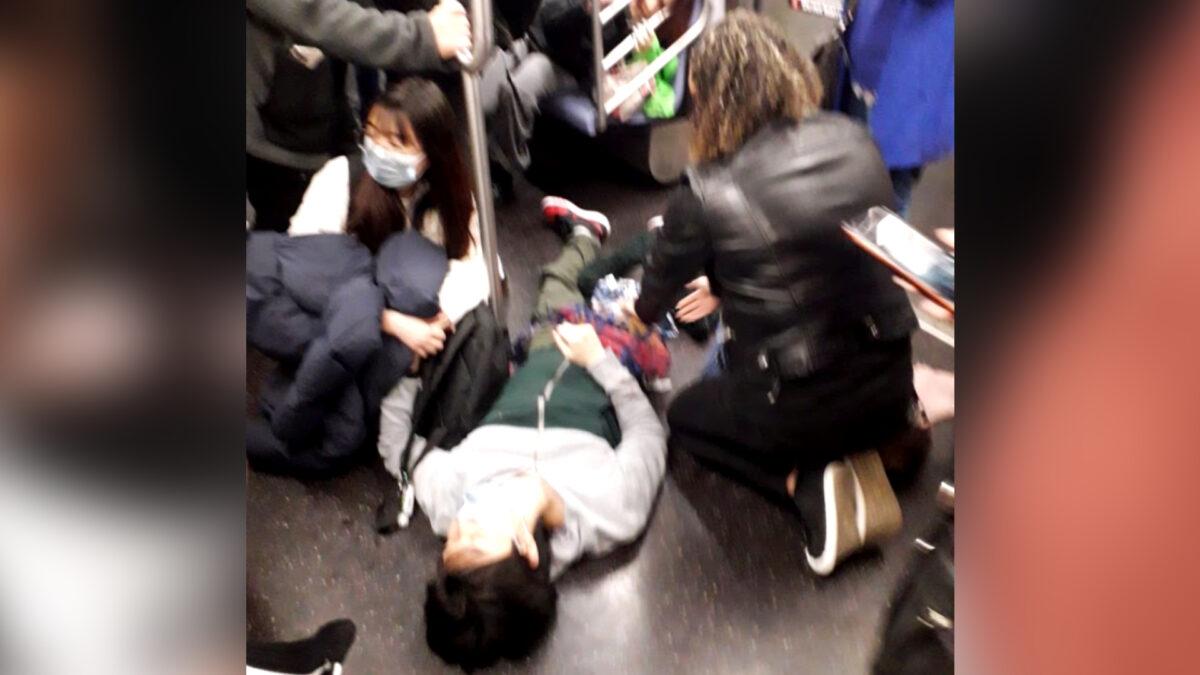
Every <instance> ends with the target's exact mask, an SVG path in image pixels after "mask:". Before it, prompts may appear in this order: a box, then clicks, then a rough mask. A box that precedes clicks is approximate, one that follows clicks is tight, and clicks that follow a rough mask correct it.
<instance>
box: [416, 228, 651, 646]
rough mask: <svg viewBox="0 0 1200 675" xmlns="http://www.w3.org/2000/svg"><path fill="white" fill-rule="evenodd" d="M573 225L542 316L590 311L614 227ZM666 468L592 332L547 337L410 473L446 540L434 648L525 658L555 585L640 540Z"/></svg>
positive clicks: (632, 394)
mask: <svg viewBox="0 0 1200 675" xmlns="http://www.w3.org/2000/svg"><path fill="white" fill-rule="evenodd" d="M573 222H574V225H573V227H572V228H571V231H570V236H569V238H568V239H567V241H566V245H565V246H564V247H563V250H562V253H561V254H560V255H559V257H558V259H557V260H555V261H554V262H552V263H551V264H549V265H547V266H546V267H544V268H543V269H542V273H541V281H540V289H539V295H538V298H537V302H536V305H535V313H534V318H535V319H539V318H544V317H547V316H550V315H552V314H553V312H554V311H555V310H557V309H559V308H561V307H564V306H571V305H576V304H578V303H581V302H582V301H583V296H582V294H581V293H580V292H579V288H578V285H577V283H576V278H577V275H578V274H579V271H580V270H581V269H582V268H583V267H584V266H585V265H586V264H587V263H588V262H590V261H591V260H593V259H594V258H595V257H596V256H597V254H598V252H599V250H600V246H601V240H602V239H603V238H604V237H606V236H607V234H608V227H607V223H602V222H598V221H597V222H591V223H588V222H586V221H583V220H580V219H576V220H574V221H573ZM556 346H557V348H556ZM666 459H667V448H666V433H665V431H664V429H663V427H662V424H661V423H660V422H659V419H658V414H657V413H656V412H655V410H654V408H652V407H651V405H650V402H649V400H647V398H646V395H645V394H644V393H643V392H642V390H641V389H640V388H639V386H638V383H637V382H636V381H635V379H634V377H633V376H632V375H631V374H630V373H629V372H628V371H627V370H626V369H625V368H624V367H622V365H621V363H620V362H619V361H618V360H617V358H616V356H614V355H613V354H612V353H611V352H609V351H607V350H606V349H605V348H604V346H603V345H602V344H601V342H600V339H599V337H598V336H597V334H596V331H595V329H594V328H593V326H592V325H590V324H579V325H575V324H567V323H562V324H558V325H557V326H554V325H550V326H546V327H544V328H543V329H542V330H541V331H539V332H538V333H537V334H536V335H535V336H534V338H533V341H532V343H531V345H530V354H529V357H528V360H527V361H526V362H525V364H524V365H523V366H522V367H521V368H520V369H518V370H517V372H516V373H515V374H514V375H513V377H512V378H511V379H510V380H509V382H508V383H507V384H506V386H505V388H504V390H503V392H502V393H501V395H500V397H499V398H498V399H497V400H496V402H495V404H494V405H493V406H492V408H491V411H490V412H489V413H488V415H487V416H486V417H485V418H484V420H483V422H482V424H481V426H480V427H479V428H477V429H476V430H475V431H473V432H472V433H471V434H470V435H469V436H468V437H467V438H466V439H465V440H464V441H463V442H462V443H461V444H459V445H458V446H457V447H455V448H453V449H452V450H450V451H446V450H440V449H431V450H429V451H428V452H425V453H424V454H423V455H421V454H418V453H414V455H413V459H412V461H411V462H410V464H411V465H412V467H411V470H412V475H413V481H414V486H415V490H416V500H417V503H419V504H420V506H421V509H422V510H423V511H424V512H425V514H426V515H427V516H428V517H429V522H430V524H431V526H432V528H433V531H434V532H435V533H437V534H438V535H441V536H445V537H446V544H445V548H444V549H443V551H442V556H441V560H440V562H439V565H438V572H437V577H436V579H434V580H433V581H431V582H430V583H429V585H428V588H427V594H426V600H425V619H426V638H427V640H428V643H429V646H430V648H431V649H432V650H433V651H434V652H435V653H436V654H438V655H439V656H440V657H441V658H442V659H444V660H445V661H447V662H449V663H457V664H460V665H462V666H464V667H468V668H473V667H484V666H486V665H489V664H491V663H493V662H495V661H497V660H498V659H500V658H521V657H523V656H525V655H526V654H528V653H530V652H531V651H532V650H533V649H534V648H535V647H536V646H537V644H538V643H539V642H540V641H541V639H542V638H543V637H544V636H545V634H546V632H547V631H548V630H549V628H550V625H551V624H552V622H553V620H554V617H555V606H556V601H557V592H556V590H555V587H554V584H553V582H554V580H555V579H557V578H558V577H559V576H560V575H561V574H562V573H563V571H564V570H565V569H566V568H567V567H568V566H569V565H570V564H571V563H573V562H575V561H576V560H578V559H579V558H581V557H582V556H585V555H593V556H595V555H602V554H605V553H607V552H609V551H611V550H613V549H614V548H615V547H617V546H619V545H621V544H624V543H627V542H630V541H633V540H634V539H635V538H637V537H638V536H639V535H640V534H641V532H642V531H643V530H644V529H645V527H646V523H647V520H648V519H649V517H650V512H651V509H652V507H653V504H654V500H655V495H656V494H657V492H658V488H659V485H660V484H661V482H662V478H663V474H664V472H665V470H666Z"/></svg>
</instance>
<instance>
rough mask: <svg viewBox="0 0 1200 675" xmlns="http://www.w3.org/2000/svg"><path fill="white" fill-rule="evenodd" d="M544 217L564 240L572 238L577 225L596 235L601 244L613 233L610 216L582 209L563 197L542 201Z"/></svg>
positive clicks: (547, 198)
mask: <svg viewBox="0 0 1200 675" xmlns="http://www.w3.org/2000/svg"><path fill="white" fill-rule="evenodd" d="M542 215H543V216H544V217H545V218H546V222H547V223H549V224H550V225H552V226H554V227H555V228H556V229H557V230H558V232H559V234H560V235H561V236H562V237H563V239H567V238H568V237H570V236H571V231H572V230H574V229H575V226H576V225H583V226H584V227H586V228H588V229H589V230H591V231H592V233H593V234H595V235H596V239H598V240H599V241H600V242H601V243H603V242H604V240H605V239H608V235H609V234H610V233H612V225H611V224H609V222H608V216H606V215H604V214H603V213H600V212H599V211H588V210H587V209H581V208H579V207H578V206H576V205H575V204H574V203H572V202H569V201H567V200H566V199H563V198H562V197H546V198H544V199H542Z"/></svg>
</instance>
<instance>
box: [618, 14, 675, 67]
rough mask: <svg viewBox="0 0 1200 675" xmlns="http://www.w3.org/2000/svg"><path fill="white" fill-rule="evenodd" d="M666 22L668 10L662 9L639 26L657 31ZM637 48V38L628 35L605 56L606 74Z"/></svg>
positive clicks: (631, 34)
mask: <svg viewBox="0 0 1200 675" xmlns="http://www.w3.org/2000/svg"><path fill="white" fill-rule="evenodd" d="M666 20H667V10H665V9H660V10H658V11H657V12H655V13H654V14H652V15H651V16H650V18H649V19H646V20H645V21H643V22H642V23H641V24H639V25H641V26H644V27H645V28H646V30H656V29H657V28H658V27H659V26H661V25H662V23H663V22H664V21H666ZM636 47H637V38H636V37H635V36H634V35H633V33H630V34H629V35H626V36H625V39H624V40H621V42H620V44H618V45H617V46H616V47H613V50H612V51H611V52H609V53H607V54H605V55H604V62H603V66H604V72H606V73H607V72H608V71H610V70H612V68H613V66H615V65H617V64H618V63H620V62H621V60H622V59H624V58H625V57H626V56H628V55H629V52H631V51H633V50H634V49H635V48H636Z"/></svg>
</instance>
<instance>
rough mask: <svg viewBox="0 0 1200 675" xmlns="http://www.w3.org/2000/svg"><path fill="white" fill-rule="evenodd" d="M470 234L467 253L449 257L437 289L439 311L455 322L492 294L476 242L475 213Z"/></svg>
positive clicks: (485, 268) (452, 322)
mask: <svg viewBox="0 0 1200 675" xmlns="http://www.w3.org/2000/svg"><path fill="white" fill-rule="evenodd" d="M471 236H472V238H473V241H472V243H471V247H470V249H469V250H468V252H467V257H465V258H462V259H451V260H450V267H449V269H448V270H447V271H446V278H445V279H443V280H442V288H441V290H439V291H438V304H439V305H441V308H442V313H443V314H445V315H446V317H447V318H448V319H450V323H451V324H453V325H455V326H457V325H458V322H459V321H461V320H462V318H463V317H464V316H466V315H467V312H470V311H471V310H473V309H475V307H477V306H478V305H479V303H481V302H484V301H486V300H487V299H488V297H489V296H490V295H491V285H490V284H489V283H488V271H487V264H486V262H485V261H484V259H483V248H482V247H481V246H480V245H479V222H478V220H477V219H476V217H475V216H471Z"/></svg>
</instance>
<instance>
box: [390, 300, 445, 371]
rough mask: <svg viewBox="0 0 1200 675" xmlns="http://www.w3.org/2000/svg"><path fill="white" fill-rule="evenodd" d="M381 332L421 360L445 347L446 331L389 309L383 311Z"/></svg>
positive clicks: (435, 325)
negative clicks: (400, 343) (403, 345)
mask: <svg viewBox="0 0 1200 675" xmlns="http://www.w3.org/2000/svg"><path fill="white" fill-rule="evenodd" d="M383 331H384V332H385V333H387V334H389V335H391V336H393V337H395V338H396V339H397V340H399V341H401V342H403V343H404V344H405V345H406V346H407V347H408V348H409V349H411V350H413V352H414V353H415V354H416V355H417V356H418V357H420V358H422V359H427V358H429V357H431V356H436V355H437V354H438V353H439V352H441V351H442V349H443V348H445V346H446V331H445V329H444V328H442V327H441V326H439V325H437V323H435V322H430V321H425V320H423V319H418V318H416V317H412V316H408V315H407V314H401V313H400V312H397V311H393V310H390V309H385V310H383Z"/></svg>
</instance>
